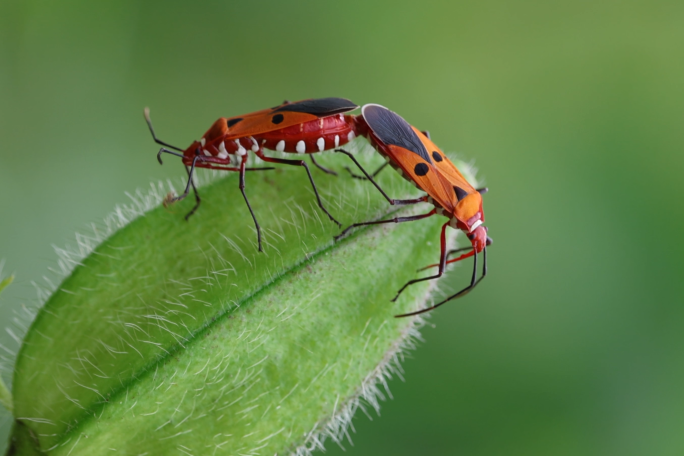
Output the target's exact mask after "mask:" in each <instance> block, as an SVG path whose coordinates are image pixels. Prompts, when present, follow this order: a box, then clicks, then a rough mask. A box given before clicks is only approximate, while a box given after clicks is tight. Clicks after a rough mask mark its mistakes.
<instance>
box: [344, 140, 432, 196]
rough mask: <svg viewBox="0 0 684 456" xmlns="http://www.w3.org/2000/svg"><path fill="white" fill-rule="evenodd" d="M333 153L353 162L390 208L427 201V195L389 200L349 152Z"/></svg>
mask: <svg viewBox="0 0 684 456" xmlns="http://www.w3.org/2000/svg"><path fill="white" fill-rule="evenodd" d="M335 152H341V153H343V154H345V155H346V156H347V157H349V158H351V159H352V161H353V162H354V163H356V166H358V167H359V169H360V170H361V171H363V174H365V175H366V178H367V179H368V180H369V181H371V182H372V183H373V185H375V188H377V189H378V190H379V191H380V193H382V196H384V197H385V199H386V200H387V201H388V202H389V203H390V204H391V205H392V206H395V205H396V206H403V205H408V204H416V203H425V202H427V199H428V197H427V195H426V196H421V197H420V198H414V199H405V200H399V199H392V198H390V197H389V196H387V193H385V191H384V190H383V189H382V188H380V186H379V185H378V183H377V182H375V180H374V179H373V177H371V175H370V174H368V172H367V171H366V170H365V169H363V166H361V164H360V163H359V162H358V161H356V158H354V156H353V155H352V154H350V153H349V152H347V151H346V150H344V149H335Z"/></svg>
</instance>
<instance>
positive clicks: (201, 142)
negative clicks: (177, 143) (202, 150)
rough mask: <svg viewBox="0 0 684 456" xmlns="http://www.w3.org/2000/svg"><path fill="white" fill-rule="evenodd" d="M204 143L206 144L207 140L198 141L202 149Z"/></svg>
mask: <svg viewBox="0 0 684 456" xmlns="http://www.w3.org/2000/svg"><path fill="white" fill-rule="evenodd" d="M206 143H207V140H206V139H204V138H202V139H200V144H202V147H204V145H205V144H206Z"/></svg>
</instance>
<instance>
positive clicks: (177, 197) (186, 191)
mask: <svg viewBox="0 0 684 456" xmlns="http://www.w3.org/2000/svg"><path fill="white" fill-rule="evenodd" d="M200 158H202V157H200V156H199V155H197V156H196V157H195V158H193V160H192V166H191V167H190V171H188V183H187V185H186V186H185V191H184V192H183V194H182V195H179V196H176V197H175V198H170V199H169V200H168V201H167V203H175V202H176V201H180V200H182V199H183V198H185V197H186V196H188V193H190V186H192V187H193V188H194V187H195V184H194V183H193V182H192V175H193V174H194V173H195V163H197V160H199V159H200ZM185 169H186V171H187V168H185ZM195 192H196V190H195ZM186 220H187V216H186Z"/></svg>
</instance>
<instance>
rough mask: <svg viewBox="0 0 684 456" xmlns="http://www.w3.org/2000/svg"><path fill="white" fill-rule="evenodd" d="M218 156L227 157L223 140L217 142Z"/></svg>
mask: <svg viewBox="0 0 684 456" xmlns="http://www.w3.org/2000/svg"><path fill="white" fill-rule="evenodd" d="M218 158H221V159H225V158H228V151H227V150H226V144H225V143H224V142H223V141H221V143H220V144H219V154H218Z"/></svg>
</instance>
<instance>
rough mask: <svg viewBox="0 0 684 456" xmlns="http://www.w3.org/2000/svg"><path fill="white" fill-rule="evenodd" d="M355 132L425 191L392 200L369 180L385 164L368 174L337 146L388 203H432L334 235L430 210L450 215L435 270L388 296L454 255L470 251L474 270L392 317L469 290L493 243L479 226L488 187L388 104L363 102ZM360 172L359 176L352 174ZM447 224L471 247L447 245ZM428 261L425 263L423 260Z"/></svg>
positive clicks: (443, 265)
mask: <svg viewBox="0 0 684 456" xmlns="http://www.w3.org/2000/svg"><path fill="white" fill-rule="evenodd" d="M355 122H356V124H355V125H356V132H357V134H359V135H363V136H365V137H366V138H367V139H368V141H369V142H370V143H371V144H372V145H373V147H375V148H376V149H377V150H378V152H380V154H382V155H383V156H385V157H386V158H387V159H388V163H389V164H390V165H391V166H392V167H393V168H395V169H396V170H397V171H398V172H399V173H400V174H401V175H402V176H403V177H404V178H405V179H407V180H408V181H409V182H411V183H413V184H414V185H416V186H417V187H418V188H420V189H422V190H424V191H425V192H426V193H427V195H425V196H423V197H420V198H416V199H410V200H394V199H391V198H389V196H387V194H386V193H385V192H384V191H383V190H382V188H380V186H379V185H378V184H377V183H376V182H375V180H373V176H375V175H377V173H378V172H380V171H381V170H382V169H383V168H384V166H385V165H383V166H382V167H380V168H379V169H378V170H377V171H376V172H375V173H373V174H372V175H371V174H368V173H367V172H366V170H364V169H363V167H361V165H360V164H359V163H358V162H357V161H356V159H355V158H354V157H353V156H352V155H351V154H350V153H349V152H347V151H345V150H343V149H337V150H336V151H337V152H342V153H344V154H346V155H347V156H349V158H351V159H352V160H353V161H354V163H356V165H357V166H358V167H359V169H361V171H363V173H364V175H365V176H366V179H368V180H370V181H371V182H372V183H373V185H375V187H377V189H378V190H379V191H380V192H381V193H382V194H383V196H384V197H385V198H386V199H387V200H388V201H389V202H390V204H393V205H397V204H414V203H419V202H426V203H430V204H433V205H434V206H435V208H434V209H433V210H431V211H430V212H428V213H427V214H422V215H414V216H410V217H395V218H393V219H389V220H378V221H372V222H364V223H356V224H354V225H351V226H350V227H348V228H347V229H345V230H344V231H343V232H342V233H341V234H340V235H339V236H337V237H336V238H335V239H338V238H340V237H342V236H343V235H345V234H346V233H347V232H348V231H349V230H350V229H352V228H354V227H358V226H363V225H375V224H380V223H402V222H409V221H414V220H421V219H424V218H427V217H431V216H433V215H435V214H439V215H444V216H445V217H447V218H448V219H449V220H448V221H447V222H446V223H445V224H444V225H443V226H442V232H441V237H440V241H441V251H440V261H439V264H437V265H432V266H439V271H438V273H437V274H435V275H432V276H429V277H423V278H420V279H415V280H411V281H409V282H407V283H406V284H405V285H404V286H403V287H402V288H401V289H400V290H399V292H398V293H397V295H396V296H395V297H394V299H393V300H392V301H396V299H397V298H398V297H399V295H400V294H401V292H402V291H404V290H405V289H406V287H408V286H409V285H411V284H414V283H417V282H422V281H424V280H431V279H436V278H439V277H441V276H442V274H444V271H445V269H446V265H447V264H449V263H453V262H455V261H460V260H463V259H465V258H468V257H471V256H472V257H473V275H472V279H471V281H470V285H468V286H467V287H465V288H464V289H462V290H461V291H459V292H458V293H456V294H454V295H452V296H449V297H448V298H447V299H445V300H443V301H441V302H439V303H437V304H435V305H433V306H432V307H428V308H426V309H421V310H418V311H416V312H411V313H407V314H403V315H397V317H406V316H409V315H417V314H420V313H423V312H427V311H429V310H432V309H435V308H437V307H439V306H441V305H442V304H444V303H446V302H448V301H450V300H452V299H456V298H459V297H461V296H464V295H466V294H467V293H469V292H470V291H471V290H472V289H473V288H475V286H476V285H477V284H478V283H480V281H481V280H482V279H483V278H484V277H485V276H486V275H487V245H490V244H491V243H492V240H491V238H489V237H488V236H487V228H485V227H484V226H483V223H484V220H485V219H484V212H483V210H482V196H481V194H482V193H485V192H486V190H487V189H479V190H476V189H475V188H473V187H472V186H471V185H470V184H469V183H468V181H466V179H465V178H464V177H463V175H462V174H461V173H460V172H459V170H458V169H457V168H456V166H455V165H454V164H453V163H452V162H451V161H450V160H449V159H448V158H447V157H446V155H444V153H443V152H442V151H441V150H440V149H439V147H437V145H436V144H435V143H433V142H432V141H431V140H430V138H429V136H428V135H427V134H426V133H422V132H420V131H418V130H417V129H416V128H415V127H412V126H411V125H409V123H408V122H406V121H405V120H404V119H403V118H402V117H400V116H399V115H398V114H396V113H394V112H392V111H390V110H389V109H387V108H385V107H383V106H380V105H376V104H367V105H365V106H364V107H363V108H362V110H361V115H359V116H356V117H355ZM355 177H360V176H355ZM447 227H451V228H455V229H460V230H462V231H463V232H465V233H466V235H467V236H468V239H470V242H471V244H472V247H468V248H465V249H457V250H452V251H447V248H446V229H447ZM463 250H470V252H468V253H465V254H463V255H461V256H459V257H458V258H454V259H451V260H448V261H447V258H448V256H449V255H450V254H453V253H456V252H460V251H463ZM480 252H482V254H483V268H482V276H481V277H480V278H479V279H478V278H477V255H478V254H479V253H480ZM428 267H430V266H428Z"/></svg>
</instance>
